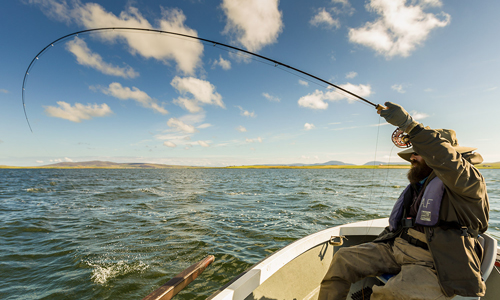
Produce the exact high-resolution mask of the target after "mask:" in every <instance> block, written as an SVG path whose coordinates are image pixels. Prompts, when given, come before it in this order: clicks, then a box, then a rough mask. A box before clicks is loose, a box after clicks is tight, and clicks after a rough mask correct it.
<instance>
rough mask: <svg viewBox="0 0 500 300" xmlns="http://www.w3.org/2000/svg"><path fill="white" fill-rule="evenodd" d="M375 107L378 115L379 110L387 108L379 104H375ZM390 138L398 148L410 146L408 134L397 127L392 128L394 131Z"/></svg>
mask: <svg viewBox="0 0 500 300" xmlns="http://www.w3.org/2000/svg"><path fill="white" fill-rule="evenodd" d="M375 108H376V109H377V114H379V115H380V112H381V111H382V110H384V109H387V107H385V106H383V105H380V104H377V106H375ZM391 140H392V142H393V143H394V145H396V147H398V148H410V147H411V142H410V137H409V136H408V134H406V133H405V132H403V131H402V130H401V129H399V128H396V130H394V132H393V133H392V136H391Z"/></svg>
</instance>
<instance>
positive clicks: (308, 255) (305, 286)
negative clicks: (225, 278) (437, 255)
mask: <svg viewBox="0 0 500 300" xmlns="http://www.w3.org/2000/svg"><path fill="white" fill-rule="evenodd" d="M387 225H388V219H387V218H385V219H376V220H370V221H363V222H357V223H351V224H346V225H341V226H336V227H332V228H329V229H326V230H323V231H320V232H317V233H314V234H311V235H309V236H306V237H304V238H302V239H300V240H297V241H295V242H293V243H292V244H290V245H288V246H286V247H284V248H282V249H280V250H278V251H277V252H275V253H273V254H272V255H271V256H269V257H267V258H265V259H264V260H262V261H261V262H259V263H257V264H256V265H254V266H253V267H251V268H250V269H248V270H247V271H245V272H244V273H242V274H240V275H239V276H238V277H237V278H235V279H233V281H231V282H230V283H228V284H227V285H226V286H224V287H222V288H221V289H220V290H219V291H217V292H216V293H215V294H213V295H212V296H210V297H209V298H207V299H210V300H264V299H265V300H272V299H279V300H283V299H290V300H292V299H297V300H298V299H304V300H316V299H317V298H318V293H319V286H320V283H321V280H322V279H323V277H324V275H325V273H326V271H327V270H328V268H329V266H330V263H331V260H332V257H333V254H334V253H335V251H336V250H337V249H338V248H339V247H348V246H351V245H356V244H360V243H364V242H369V241H372V240H373V239H374V238H375V237H376V236H378V235H379V234H380V233H381V232H382V231H383V230H384V228H385V227H386V226H387ZM332 236H346V237H347V239H344V244H343V245H341V246H332V245H330V243H329V241H330V239H331V237H332ZM485 239H487V240H488V242H489V243H490V244H489V245H490V246H491V243H494V247H490V248H489V249H490V253H485V257H486V256H488V254H489V256H490V257H492V258H493V261H492V262H491V263H490V267H489V272H491V270H492V269H493V267H492V266H493V264H494V263H495V261H499V258H498V257H497V252H499V251H497V245H496V240H494V239H491V238H490V237H488V236H485ZM337 241H338V240H337ZM491 249H493V250H491ZM492 252H494V253H492ZM483 264H484V263H483ZM499 264H500V263H499ZM483 273H484V271H483ZM373 284H382V283H381V282H380V280H379V279H377V278H375V277H369V278H366V279H364V280H362V281H360V282H357V283H355V284H353V285H352V287H351V292H350V294H351V293H353V292H356V291H359V290H361V288H362V287H363V286H371V285H373ZM486 284H487V292H486V295H485V296H484V297H481V299H500V274H499V272H498V270H497V269H494V270H493V272H491V274H490V276H489V277H488V280H487V281H486ZM348 299H351V298H350V295H349V296H348ZM454 299H457V300H458V299H479V298H462V297H458V296H457V297H455V298H454Z"/></svg>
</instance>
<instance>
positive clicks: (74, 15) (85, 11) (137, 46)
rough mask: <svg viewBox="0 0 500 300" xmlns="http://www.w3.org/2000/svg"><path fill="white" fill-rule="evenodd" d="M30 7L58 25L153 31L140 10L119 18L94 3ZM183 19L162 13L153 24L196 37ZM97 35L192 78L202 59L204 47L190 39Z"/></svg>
mask: <svg viewBox="0 0 500 300" xmlns="http://www.w3.org/2000/svg"><path fill="white" fill-rule="evenodd" d="M30 3H32V4H36V5H39V6H40V7H41V9H42V11H43V12H44V13H45V14H46V15H48V16H49V17H52V18H54V19H56V20H58V21H62V22H66V23H68V24H70V23H73V22H74V23H76V24H78V25H81V26H83V27H85V28H99V27H137V28H147V29H153V26H152V25H151V24H150V22H149V21H148V20H146V19H145V18H144V17H143V16H142V14H141V13H140V12H139V10H138V9H137V8H135V7H133V6H129V7H128V9H127V10H126V11H122V12H121V13H120V14H119V15H118V16H116V15H114V14H113V13H111V12H107V11H106V10H105V9H104V8H103V7H102V6H101V5H99V4H97V3H81V2H80V1H72V2H71V5H68V4H67V2H66V1H62V2H57V1H55V0H30ZM185 21H186V16H185V15H184V13H183V12H182V11H181V10H179V9H171V10H166V9H162V18H161V19H160V20H155V22H154V23H155V24H158V25H159V26H158V28H157V29H160V30H164V31H171V32H178V33H182V34H187V35H191V36H198V33H197V32H196V31H195V30H193V29H191V28H189V27H187V26H186V25H184V22H185ZM97 34H99V36H100V37H101V38H103V39H104V40H108V41H123V42H126V43H127V45H128V46H129V51H130V52H131V53H132V54H134V55H135V54H138V55H141V56H143V57H145V58H154V59H157V60H160V61H163V62H164V63H168V61H169V60H174V61H175V62H176V63H177V69H178V70H179V71H181V72H183V73H184V74H193V73H194V71H195V69H196V68H198V67H200V66H201V55H202V54H203V44H202V43H201V42H199V41H196V40H192V39H189V40H187V39H179V38H175V37H169V36H167V35H163V36H160V35H158V34H143V33H137V32H130V31H124V30H114V31H105V32H104V31H103V32H100V33H97Z"/></svg>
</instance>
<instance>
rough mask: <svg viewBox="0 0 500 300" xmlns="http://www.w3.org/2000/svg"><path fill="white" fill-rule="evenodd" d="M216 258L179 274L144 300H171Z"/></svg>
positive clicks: (210, 258) (205, 260) (206, 260)
mask: <svg viewBox="0 0 500 300" xmlns="http://www.w3.org/2000/svg"><path fill="white" fill-rule="evenodd" d="M214 259H215V257H214V256H213V255H209V256H207V257H205V258H204V259H203V260H201V261H199V262H197V263H195V264H194V265H192V266H190V267H189V268H187V269H185V270H184V271H182V272H181V273H179V274H177V276H175V277H174V278H172V279H170V280H169V281H168V282H167V283H165V284H164V285H162V286H161V287H159V288H158V289H157V290H156V291H154V292H152V293H151V294H149V295H147V296H146V297H144V298H143V299H142V300H170V299H172V297H173V296H175V295H176V294H177V293H178V292H180V291H181V290H182V289H183V288H185V287H186V286H187V285H188V284H190V283H191V281H193V280H195V279H196V277H198V275H200V274H201V273H203V271H204V270H205V269H206V268H207V267H208V265H210V264H211V263H212V262H213V261H214Z"/></svg>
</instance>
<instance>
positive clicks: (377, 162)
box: [363, 161, 410, 166]
mask: <svg viewBox="0 0 500 300" xmlns="http://www.w3.org/2000/svg"><path fill="white" fill-rule="evenodd" d="M380 165H384V166H393V165H394V166H401V165H410V163H409V162H406V161H401V162H392V163H387V162H383V161H369V162H367V163H365V164H364V165H363V166H380Z"/></svg>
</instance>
